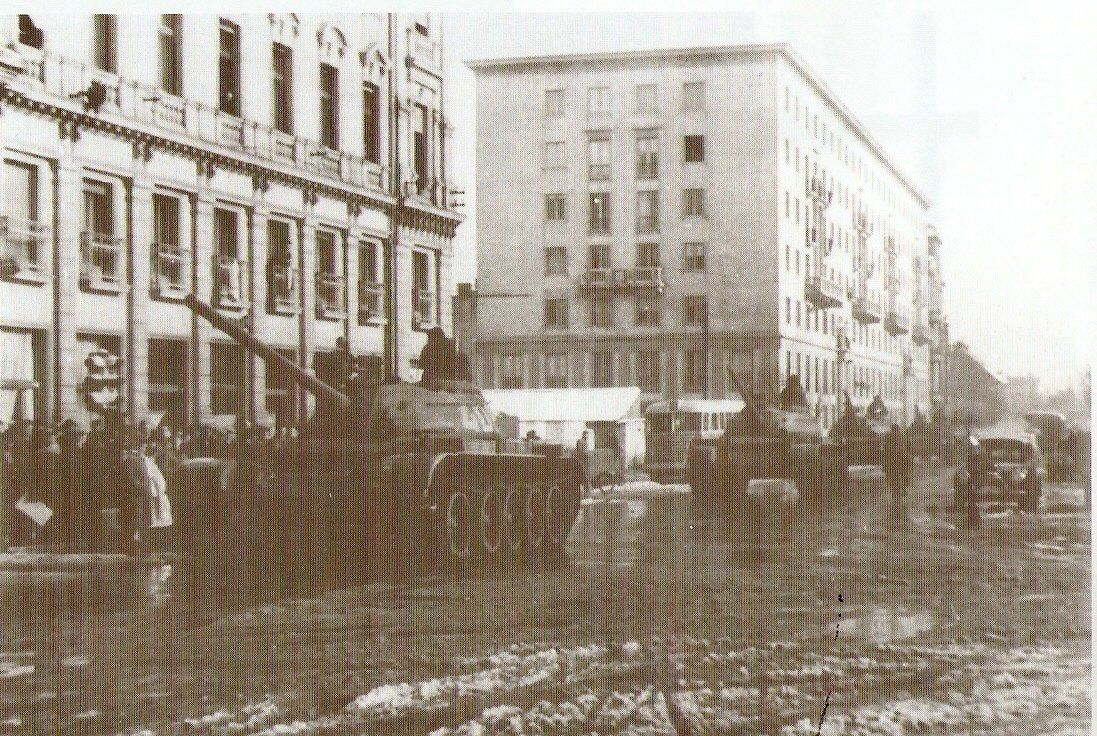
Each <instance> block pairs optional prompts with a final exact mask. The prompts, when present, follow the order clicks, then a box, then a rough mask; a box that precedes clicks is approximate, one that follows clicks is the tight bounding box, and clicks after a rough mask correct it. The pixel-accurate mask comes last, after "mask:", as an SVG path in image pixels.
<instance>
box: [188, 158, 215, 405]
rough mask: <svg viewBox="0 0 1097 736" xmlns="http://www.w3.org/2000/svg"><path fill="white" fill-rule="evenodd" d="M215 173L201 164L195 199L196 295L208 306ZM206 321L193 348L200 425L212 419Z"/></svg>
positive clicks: (194, 329) (195, 326)
mask: <svg viewBox="0 0 1097 736" xmlns="http://www.w3.org/2000/svg"><path fill="white" fill-rule="evenodd" d="M212 173H213V172H212V169H210V168H208V167H207V166H206V165H205V163H204V162H203V163H200V164H199V171H198V189H197V193H196V195H195V198H194V250H193V254H194V261H193V267H194V291H195V293H196V294H197V295H198V298H199V299H201V300H202V301H205V302H212V300H213V293H214V287H213V253H214V221H213V193H212V192H211V191H210V186H209V184H210V182H209V180H210V176H211V175H212ZM211 329H212V328H211V327H210V325H209V323H207V322H206V321H205V320H204V319H202V318H201V317H199V316H197V315H193V316H192V322H191V345H190V356H189V357H190V365H191V370H190V379H191V386H190V388H191V396H193V397H194V399H193V404H192V411H193V416H194V419H195V420H196V421H205V420H207V419H209V417H210V347H209V344H210V331H211Z"/></svg>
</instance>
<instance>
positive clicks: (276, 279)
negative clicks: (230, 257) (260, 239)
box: [267, 219, 297, 314]
mask: <svg viewBox="0 0 1097 736" xmlns="http://www.w3.org/2000/svg"><path fill="white" fill-rule="evenodd" d="M291 237H292V236H291V232H290V223H288V222H286V221H284V220H273V219H272V220H268V221H267V293H268V296H269V299H268V303H267V311H268V312H269V313H270V314H278V313H280V311H281V310H287V309H292V308H293V307H294V306H295V305H296V303H297V275H296V272H295V270H294V268H293V264H294V257H293V242H292V240H291Z"/></svg>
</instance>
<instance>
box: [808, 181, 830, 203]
mask: <svg viewBox="0 0 1097 736" xmlns="http://www.w3.org/2000/svg"><path fill="white" fill-rule="evenodd" d="M807 195H808V197H810V198H811V199H816V200H819V201H820V202H829V201H830V192H828V191H827V185H826V182H825V181H823V179H822V178H820V177H818V176H812V177H809V178H808V181H807Z"/></svg>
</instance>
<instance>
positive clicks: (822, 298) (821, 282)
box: [804, 274, 845, 309]
mask: <svg viewBox="0 0 1097 736" xmlns="http://www.w3.org/2000/svg"><path fill="white" fill-rule="evenodd" d="M844 296H845V295H844V294H842V286H841V284H839V283H838V282H837V281H834V280H832V279H830V278H829V277H827V276H824V275H823V274H816V275H814V276H808V277H807V281H806V282H805V283H804V298H805V299H806V300H807V301H808V303H809V304H812V305H814V306H816V307H818V308H819V309H830V308H832V307H840V306H842V304H843V303H844V302H845V298H844Z"/></svg>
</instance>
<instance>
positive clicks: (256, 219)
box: [248, 177, 273, 424]
mask: <svg viewBox="0 0 1097 736" xmlns="http://www.w3.org/2000/svg"><path fill="white" fill-rule="evenodd" d="M254 184H255V189H254V192H253V199H252V210H251V222H250V228H251V229H250V233H249V240H250V241H251V257H250V259H249V261H248V264H249V268H248V270H249V271H250V273H251V280H250V283H251V324H252V329H253V330H254V331H255V334H256V335H258V336H259V339H261V340H263V339H266V337H267V333H266V331H267V325H266V320H267V308H266V307H267V279H266V272H267V271H266V269H267V227H268V220H269V217H270V210H269V209H268V208H267V203H266V191H267V189H268V186H269V185H268V183H267V182H266V180H265V179H260V178H258V177H257V178H256V180H255V182H254ZM251 362H252V396H251V397H250V401H251V406H252V416H253V417H254V419H255V421H256V422H258V423H262V424H266V423H268V422H271V421H272V419H273V417H272V416H271V415H270V414H269V413H267V402H266V396H267V380H266V363H265V362H264V361H262V360H259V359H257V358H252V359H251Z"/></svg>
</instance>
